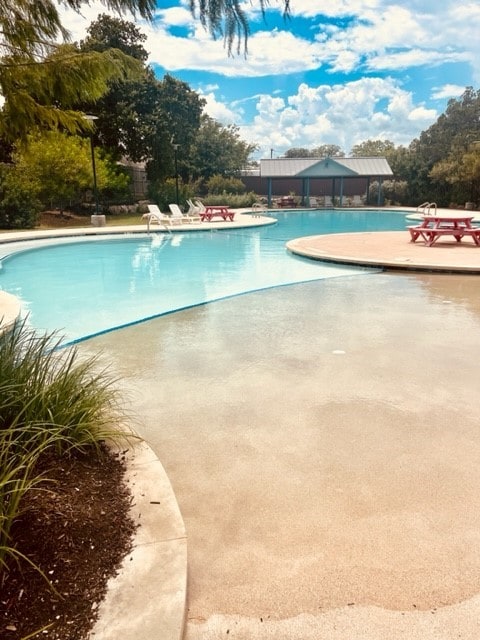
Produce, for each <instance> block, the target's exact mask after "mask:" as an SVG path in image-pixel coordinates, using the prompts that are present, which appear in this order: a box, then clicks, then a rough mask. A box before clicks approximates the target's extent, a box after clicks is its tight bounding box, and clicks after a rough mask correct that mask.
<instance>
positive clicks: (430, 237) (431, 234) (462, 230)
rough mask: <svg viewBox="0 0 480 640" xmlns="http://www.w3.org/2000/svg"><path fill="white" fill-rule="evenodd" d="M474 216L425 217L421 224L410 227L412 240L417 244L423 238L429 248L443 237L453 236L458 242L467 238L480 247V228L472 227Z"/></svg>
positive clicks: (444, 215) (440, 215) (446, 215)
mask: <svg viewBox="0 0 480 640" xmlns="http://www.w3.org/2000/svg"><path fill="white" fill-rule="evenodd" d="M472 220H473V216H459V215H454V214H450V215H449V214H435V215H424V216H423V221H422V223H421V224H419V225H417V226H413V227H408V230H409V231H410V238H411V241H412V242H415V241H416V240H417V239H418V238H421V239H422V240H423V241H424V242H425V244H426V245H427V247H431V246H432V245H433V244H435V242H436V241H437V240H438V239H439V238H441V237H443V236H453V237H454V238H455V240H456V241H457V242H461V240H462V238H464V237H465V236H467V237H468V238H472V240H473V241H474V243H475V244H476V245H477V247H478V246H480V227H474V226H472Z"/></svg>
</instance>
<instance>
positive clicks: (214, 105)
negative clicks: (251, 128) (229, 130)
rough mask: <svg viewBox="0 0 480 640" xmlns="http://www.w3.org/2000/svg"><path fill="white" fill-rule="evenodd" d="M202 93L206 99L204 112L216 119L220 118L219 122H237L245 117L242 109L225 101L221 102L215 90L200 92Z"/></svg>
mask: <svg viewBox="0 0 480 640" xmlns="http://www.w3.org/2000/svg"><path fill="white" fill-rule="evenodd" d="M200 95H201V96H202V98H203V99H204V100H205V101H206V104H205V107H204V113H206V114H207V115H209V116H210V117H211V118H213V119H214V120H218V122H221V123H222V124H224V125H228V124H237V123H238V122H241V120H242V117H243V112H242V110H241V109H240V110H239V109H237V110H233V109H231V108H230V107H228V106H227V105H226V104H225V103H224V102H219V101H218V100H217V98H216V96H215V93H213V92H210V93H202V92H200Z"/></svg>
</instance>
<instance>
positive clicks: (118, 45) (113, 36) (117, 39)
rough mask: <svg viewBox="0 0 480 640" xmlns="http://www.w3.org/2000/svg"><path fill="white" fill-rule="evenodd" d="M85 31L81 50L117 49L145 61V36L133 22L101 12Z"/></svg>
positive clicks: (146, 53) (146, 56)
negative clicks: (85, 34)
mask: <svg viewBox="0 0 480 640" xmlns="http://www.w3.org/2000/svg"><path fill="white" fill-rule="evenodd" d="M87 33H88V35H87V37H86V38H85V40H82V41H81V42H80V48H81V49H82V50H83V51H108V49H119V50H120V51H123V53H124V54H125V55H127V56H130V57H131V58H135V59H136V60H140V62H143V63H145V62H146V61H147V58H148V51H147V50H146V49H145V48H144V46H143V43H144V42H145V41H146V39H147V36H146V35H145V34H144V33H142V32H141V31H140V29H139V28H138V27H137V26H136V25H135V24H134V23H133V22H129V21H127V20H120V19H119V18H114V17H113V16H109V15H107V14H106V13H103V14H101V15H99V16H98V18H97V19H96V20H95V21H94V22H92V23H91V25H90V26H89V27H88V29H87Z"/></svg>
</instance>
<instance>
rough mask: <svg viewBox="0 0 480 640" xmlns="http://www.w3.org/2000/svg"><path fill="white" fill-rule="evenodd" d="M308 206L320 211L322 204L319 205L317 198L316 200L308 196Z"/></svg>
mask: <svg viewBox="0 0 480 640" xmlns="http://www.w3.org/2000/svg"><path fill="white" fill-rule="evenodd" d="M308 204H309V206H310V207H313V208H314V209H318V208H319V206H320V204H319V203H318V200H317V198H315V196H308Z"/></svg>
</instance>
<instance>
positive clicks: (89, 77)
mask: <svg viewBox="0 0 480 640" xmlns="http://www.w3.org/2000/svg"><path fill="white" fill-rule="evenodd" d="M138 70H139V67H138V61H137V60H134V59H133V58H129V57H128V56H126V55H125V54H123V53H122V52H121V51H118V50H116V49H110V50H108V51H105V52H103V53H98V52H95V51H92V52H86V53H81V52H80V51H79V50H78V49H77V48H76V47H75V46H74V45H62V46H56V47H55V48H54V49H53V51H52V53H51V54H50V55H49V56H47V57H46V58H45V60H44V61H43V62H42V63H39V62H36V61H35V62H31V61H30V60H29V59H28V57H25V56H23V57H22V56H20V55H17V56H16V57H14V58H3V60H1V62H0V89H1V93H2V94H3V96H4V98H5V105H4V108H3V111H2V117H1V118H0V133H1V134H2V135H3V136H5V137H6V138H8V139H16V138H22V139H24V138H25V137H26V135H27V133H28V132H30V131H32V130H34V129H35V128H36V127H40V128H48V129H64V130H67V131H69V132H70V133H75V132H78V131H87V130H89V129H91V125H90V123H89V122H88V121H87V120H86V119H85V118H84V114H83V113H81V112H79V111H77V110H75V106H76V105H77V104H78V103H81V102H82V101H86V100H88V101H90V102H92V101H96V100H98V99H99V98H100V97H101V96H102V95H103V94H104V93H105V91H106V90H107V88H108V81H109V80H112V79H120V78H123V77H132V76H135V75H136V74H138Z"/></svg>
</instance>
